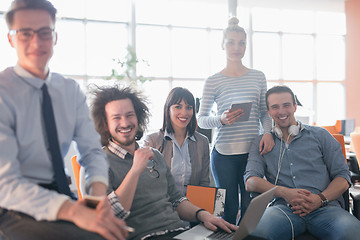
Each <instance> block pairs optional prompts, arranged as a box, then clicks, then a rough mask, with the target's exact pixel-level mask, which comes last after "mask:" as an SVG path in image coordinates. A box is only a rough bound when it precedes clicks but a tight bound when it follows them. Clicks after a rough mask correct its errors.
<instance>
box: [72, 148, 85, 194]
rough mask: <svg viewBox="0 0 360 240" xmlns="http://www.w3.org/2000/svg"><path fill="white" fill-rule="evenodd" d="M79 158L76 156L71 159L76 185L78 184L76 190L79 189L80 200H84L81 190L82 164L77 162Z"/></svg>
mask: <svg viewBox="0 0 360 240" xmlns="http://www.w3.org/2000/svg"><path fill="white" fill-rule="evenodd" d="M76 159H77V156H76V155H74V156H73V157H72V158H71V165H72V168H73V172H74V177H75V184H76V189H77V193H78V198H79V199H83V197H82V194H81V190H80V168H81V166H80V164H79V163H78V162H77V160H76Z"/></svg>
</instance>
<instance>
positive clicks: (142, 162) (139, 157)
mask: <svg viewBox="0 0 360 240" xmlns="http://www.w3.org/2000/svg"><path fill="white" fill-rule="evenodd" d="M153 158H154V152H153V151H152V150H151V148H149V147H145V148H140V149H138V150H136V151H135V152H134V160H133V165H132V167H131V169H132V170H133V171H135V172H137V173H142V172H143V171H144V169H145V168H146V166H147V164H148V161H149V160H151V159H153Z"/></svg>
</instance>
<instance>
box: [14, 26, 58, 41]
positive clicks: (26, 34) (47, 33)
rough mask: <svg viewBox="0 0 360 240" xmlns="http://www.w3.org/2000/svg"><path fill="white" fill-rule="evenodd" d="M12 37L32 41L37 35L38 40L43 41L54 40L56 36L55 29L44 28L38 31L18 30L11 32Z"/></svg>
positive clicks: (29, 29)
mask: <svg viewBox="0 0 360 240" xmlns="http://www.w3.org/2000/svg"><path fill="white" fill-rule="evenodd" d="M9 34H10V36H15V35H16V36H17V37H18V39H19V40H21V41H30V40H31V39H33V37H34V35H35V34H37V35H38V38H40V39H41V40H44V41H45V40H52V39H53V38H54V36H55V29H53V28H50V27H43V28H40V29H38V30H33V29H31V28H23V29H18V30H10V31H9Z"/></svg>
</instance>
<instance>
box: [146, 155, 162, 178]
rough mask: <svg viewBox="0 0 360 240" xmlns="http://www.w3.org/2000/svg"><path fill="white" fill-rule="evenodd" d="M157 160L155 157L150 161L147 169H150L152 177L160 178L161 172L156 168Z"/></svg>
mask: <svg viewBox="0 0 360 240" xmlns="http://www.w3.org/2000/svg"><path fill="white" fill-rule="evenodd" d="M155 165H156V163H155V161H154V160H153V159H151V160H149V161H148V164H147V166H146V168H147V169H149V174H150V176H151V177H153V178H159V177H160V173H159V171H158V170H156V169H155Z"/></svg>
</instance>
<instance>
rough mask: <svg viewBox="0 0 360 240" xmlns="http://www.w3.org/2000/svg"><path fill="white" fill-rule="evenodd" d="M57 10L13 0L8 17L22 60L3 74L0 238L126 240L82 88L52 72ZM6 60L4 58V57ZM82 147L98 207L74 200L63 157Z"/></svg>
mask: <svg viewBox="0 0 360 240" xmlns="http://www.w3.org/2000/svg"><path fill="white" fill-rule="evenodd" d="M55 20H56V9H55V8H54V6H53V5H52V4H51V3H50V2H49V1H47V0H15V1H13V2H12V4H11V6H10V9H9V11H8V12H7V13H6V21H7V24H8V27H9V34H8V39H9V42H10V44H11V46H12V47H13V48H14V49H15V50H16V53H17V57H18V61H17V64H16V65H15V66H14V67H9V68H7V69H5V70H4V71H3V72H1V73H0V113H1V114H0V239H59V240H60V239H104V238H105V239H125V238H126V237H127V232H126V231H125V230H124V229H125V228H126V225H125V223H124V221H122V220H121V219H119V218H117V217H116V216H115V215H114V213H113V211H112V209H111V205H110V203H109V201H108V199H107V198H106V197H105V195H106V189H107V184H108V162H107V160H106V156H105V154H104V152H103V151H102V149H101V146H100V144H99V135H98V134H97V133H96V131H95V128H94V124H93V122H92V120H91V119H90V117H89V109H88V107H87V104H86V99H85V96H84V94H83V93H82V92H81V90H80V87H79V85H78V84H77V83H76V82H75V81H74V80H72V79H66V78H64V77H63V76H61V75H59V74H56V73H52V72H50V70H49V61H50V58H51V57H52V55H53V48H54V45H55V44H56V41H57V34H56V32H55V30H54V29H55ZM3 57H5V56H3ZM72 140H74V141H76V142H77V148H78V150H79V153H80V155H81V160H80V164H81V165H83V166H84V168H85V171H86V174H87V189H88V190H89V194H91V195H95V196H104V197H103V199H102V200H101V201H100V203H99V204H98V206H97V208H96V209H92V208H89V207H87V206H86V204H85V201H74V200H73V199H74V198H75V197H74V195H73V193H72V192H71V191H70V188H69V184H68V181H67V178H66V175H65V172H64V163H63V156H65V155H66V153H67V151H68V149H69V147H70V144H71V142H72Z"/></svg>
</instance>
